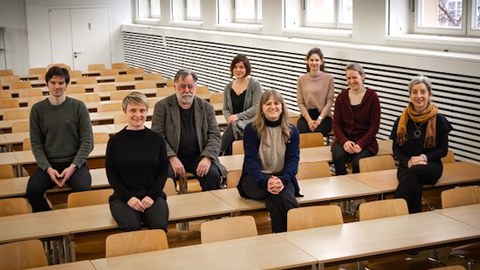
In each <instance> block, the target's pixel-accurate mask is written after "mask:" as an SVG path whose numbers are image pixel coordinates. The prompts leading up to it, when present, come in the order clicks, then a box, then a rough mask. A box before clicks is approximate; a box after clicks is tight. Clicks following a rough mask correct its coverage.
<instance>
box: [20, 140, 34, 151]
mask: <svg viewBox="0 0 480 270" xmlns="http://www.w3.org/2000/svg"><path fill="white" fill-rule="evenodd" d="M22 150H23V151H28V150H32V142H31V141H30V137H27V138H24V139H23V142H22Z"/></svg>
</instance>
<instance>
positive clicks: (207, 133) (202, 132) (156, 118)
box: [152, 94, 227, 176]
mask: <svg viewBox="0 0 480 270" xmlns="http://www.w3.org/2000/svg"><path fill="white" fill-rule="evenodd" d="M193 106H194V117H195V128H196V131H197V139H198V146H199V147H200V156H205V157H209V158H210V159H211V160H212V162H214V163H215V165H217V167H218V168H219V169H220V172H221V174H222V176H226V175H227V170H226V169H225V167H224V166H223V165H222V164H220V161H219V160H218V155H219V153H220V144H221V140H220V129H219V128H218V124H217V120H216V119H215V110H214V108H213V106H212V105H211V104H210V103H209V102H207V101H205V100H203V99H201V98H199V97H195V98H194V102H193ZM180 129H181V122H180V106H179V105H178V102H177V96H176V95H175V94H173V95H171V96H169V97H167V98H164V99H162V100H160V101H159V102H157V104H155V109H154V112H153V118H152V130H153V131H156V132H158V133H160V134H162V135H163V137H164V138H165V141H166V143H167V156H168V157H172V156H176V155H177V152H178V147H179V146H180Z"/></svg>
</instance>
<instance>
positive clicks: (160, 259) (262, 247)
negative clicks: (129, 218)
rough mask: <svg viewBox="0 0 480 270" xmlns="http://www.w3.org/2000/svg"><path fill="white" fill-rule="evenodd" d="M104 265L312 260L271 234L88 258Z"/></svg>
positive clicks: (288, 264) (240, 265) (279, 264)
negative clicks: (108, 256) (116, 255)
mask: <svg viewBox="0 0 480 270" xmlns="http://www.w3.org/2000/svg"><path fill="white" fill-rule="evenodd" d="M92 263H93V265H94V266H95V268H96V269H97V270H107V269H117V270H120V269H192V268H193V269H209V270H210V269H212V270H213V269H242V270H243V269H286V268H294V267H300V266H309V265H314V264H316V260H315V259H313V258H312V257H311V256H310V255H308V254H306V253H305V252H303V251H301V250H300V249H298V248H296V247H295V246H294V245H292V244H290V243H288V242H287V241H285V240H283V239H282V238H281V237H279V236H277V235H275V234H268V235H261V236H256V237H248V238H242V239H235V240H228V241H220V242H215V243H209V244H200V245H193V246H187V247H179V248H172V249H166V250H160V251H154V252H146V253H139V254H134V255H126V256H119V257H113V258H106V259H98V260H93V261H92Z"/></svg>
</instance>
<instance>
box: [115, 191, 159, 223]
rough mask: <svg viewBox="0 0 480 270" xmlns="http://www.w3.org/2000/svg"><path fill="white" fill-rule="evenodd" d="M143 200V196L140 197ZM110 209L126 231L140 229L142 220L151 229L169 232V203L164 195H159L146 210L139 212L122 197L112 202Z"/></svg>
mask: <svg viewBox="0 0 480 270" xmlns="http://www.w3.org/2000/svg"><path fill="white" fill-rule="evenodd" d="M138 199H139V200H142V199H143V198H138ZM110 211H111V212H112V216H113V219H115V221H116V222H117V224H118V227H119V228H120V229H121V230H122V231H124V232H128V231H137V230H140V228H141V225H142V222H143V223H144V224H145V226H147V227H148V228H149V229H162V230H164V231H165V232H167V225H168V205H167V201H166V200H165V199H164V198H163V197H161V196H160V197H158V198H157V199H156V200H155V203H154V204H152V206H150V207H149V208H148V209H146V210H145V212H143V213H142V212H137V211H135V210H134V209H133V208H131V207H130V206H128V204H127V203H125V202H123V201H122V200H120V199H115V200H112V201H111V202H110Z"/></svg>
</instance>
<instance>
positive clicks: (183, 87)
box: [177, 84, 197, 90]
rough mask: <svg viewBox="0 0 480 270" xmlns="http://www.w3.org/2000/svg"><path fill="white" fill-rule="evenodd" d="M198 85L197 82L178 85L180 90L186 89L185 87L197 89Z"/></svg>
mask: <svg viewBox="0 0 480 270" xmlns="http://www.w3.org/2000/svg"><path fill="white" fill-rule="evenodd" d="M196 86H197V85H196V84H178V85H177V87H178V89H180V90H185V89H189V90H193V89H195V87H196Z"/></svg>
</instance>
